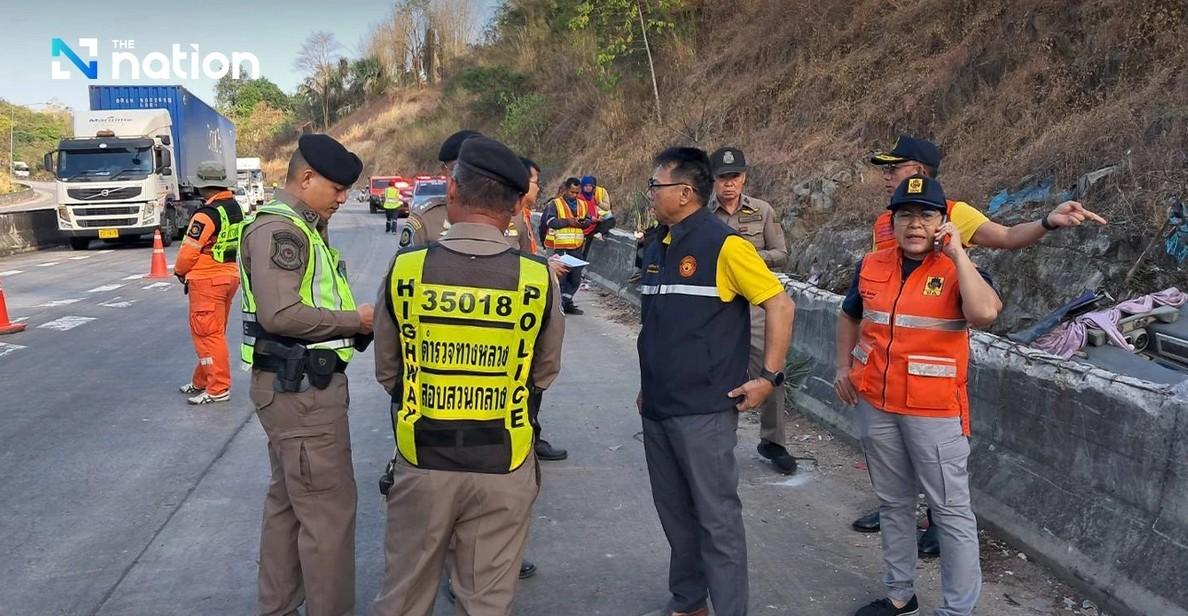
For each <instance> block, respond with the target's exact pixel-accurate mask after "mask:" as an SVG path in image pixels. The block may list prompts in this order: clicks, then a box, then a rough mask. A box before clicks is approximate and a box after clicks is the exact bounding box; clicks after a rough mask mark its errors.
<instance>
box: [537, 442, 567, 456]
mask: <svg viewBox="0 0 1188 616" xmlns="http://www.w3.org/2000/svg"><path fill="white" fill-rule="evenodd" d="M535 449H536V457H538V458H540V459H541V460H564V459H565V458H568V457H569V452H568V451H565V450H564V449H561V448H560V447H553V446H552V445H550V444H549V442H548V441H546V440H544V439H542V438H541V439H536V445H535Z"/></svg>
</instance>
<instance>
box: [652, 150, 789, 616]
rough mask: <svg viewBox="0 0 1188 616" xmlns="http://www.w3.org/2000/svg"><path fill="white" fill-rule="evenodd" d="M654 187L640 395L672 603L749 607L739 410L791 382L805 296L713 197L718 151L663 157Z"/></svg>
mask: <svg viewBox="0 0 1188 616" xmlns="http://www.w3.org/2000/svg"><path fill="white" fill-rule="evenodd" d="M655 162H656V168H655V170H654V171H653V175H652V177H651V179H649V180H648V193H647V194H648V198H649V199H650V200H651V202H652V208H653V209H654V210H655V212H656V219H657V220H659V221H660V223H661V224H662V225H664V226H663V227H661V231H660V234H659V235H658V237H659V238H661V239H660V240H659V241H655V242H652V244H650V245H649V246H648V248H647V251H646V252H645V253H644V257H643V265H644V271H643V277H642V279H641V280H640V296H641V311H640V312H641V316H642V319H643V325H642V327H641V328H640V331H639V343H638V347H639V368H640V395H639V398H638V401H637V403H638V405H639V412H640V414H641V415H643V435H644V454H645V457H646V459H647V463H648V478H649V479H650V480H651V484H652V499H653V500H654V501H655V503H656V512H657V513H658V514H659V516H660V524H661V526H663V527H664V534H665V536H666V537H667V538H668V545H669V547H670V548H671V550H672V552H671V558H670V561H669V574H668V581H669V583H668V587H669V591H670V592H671V593H672V594H671V597H670V599H669V602H668V606H667V613H670V614H673V615H674V616H675V615H685V616H706V615H707V614H708V613H709V612H708V608H707V607H706V600H707V597H708V598H709V599H711V600H712V601H713V604H714V612H715V613H716V614H717V615H718V616H745V614H746V613H747V544H746V536H745V531H744V529H743V520H742V502H741V501H740V500H739V497H738V466H737V463H736V461H735V457H734V447H735V445H736V444H737V443H738V437H737V435H736V431H737V429H738V413H739V412H740V411H747V410H751V409H755V408H758V407H759V406H761V405H762V404H763V402H764V401H765V400H766V399H767V398H768V397H769V396H771V395H780V394H781V393H782V391H783V387H782V386H783V382H784V373H783V369H784V361H785V357H786V356H787V353H788V345H789V344H790V343H791V340H792V320H793V317H794V315H795V310H796V308H795V306H794V305H793V303H792V299H791V298H790V297H788V295H787V294H786V293H784V288H783V285H781V284H780V281H779V280H778V279H777V278H776V277H775V275H774V274H772V273H771V270H769V269H768V268H767V265H766V264H765V263H764V262H763V259H762V258H761V257H760V256H759V253H758V252H756V250H755V247H754V246H753V245H752V244H751V243H750V242H748V241H747V240H745V239H743V237H742V236H740V235H739V234H738V232H736V231H734V230H732V229H731V228H730V227H728V226H726V223H724V222H722V221H721V220H719V219H718V218H717V216H715V215H714V213H713V212H711V211H710V210H709V209H707V208H706V207H705V204H706V201H707V200H708V199H709V196H710V193H711V191H712V190H713V180H712V178H711V175H710V165H709V157H707V156H706V155H705V152H703V151H701V150H698V149H695V148H670V149H668V150H665V151H663V152H661V153H660V154H659V155H658V156H657V157H656V161H655ZM752 305H757V306H759V307H761V308H762V309H763V311H764V313H765V315H766V317H767V318H766V326H765V329H764V332H765V333H764V344H763V349H764V360H763V369H762V370H760V371H759V373H758V374H756V375H755V377H754V378H750V379H748V377H747V363H748V361H747V358H748V356H749V354H750V349H751V344H750V340H751V332H750V329H751V324H750V323H751V319H750V310H749V307H750V306H752Z"/></svg>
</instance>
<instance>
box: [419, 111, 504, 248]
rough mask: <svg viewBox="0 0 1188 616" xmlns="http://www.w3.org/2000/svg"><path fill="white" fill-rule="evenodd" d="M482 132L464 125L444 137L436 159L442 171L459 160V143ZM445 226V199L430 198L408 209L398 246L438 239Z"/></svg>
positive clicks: (480, 134)
mask: <svg viewBox="0 0 1188 616" xmlns="http://www.w3.org/2000/svg"><path fill="white" fill-rule="evenodd" d="M482 136H483V135H482V133H480V132H478V131H476V130H470V129H463V130H460V131H458V132H456V133H454V134H452V135H450V136H449V137H446V140H445V141H443V142H442V143H441V148H440V149H439V150H438V151H437V160H439V161H441V165H442V169H443V171H444V172H445V175H447V176H448V175H450V173H451V172H453V169H454V161H456V160H458V153H459V152H460V151H461V150H462V144H463V143H464V142H465V141H466V140H467V139H470V138H471V137H482ZM447 228H449V223H448V222H446V208H445V199H444V198H434V199H430V200H429V201H428V202H426V203H425V204H424V205H422V206H420V208H419V209H417V210H416V211H413V212H409V216H408V221H407V222H406V223H405V224H404V227H403V228H402V229H401V231H400V247H401V248H407V247H409V246H424V245H425V244H428V243H429V242H431V241H433V240H436V239H440V238H441V236H442V235H444V234H445V230H446V229H447Z"/></svg>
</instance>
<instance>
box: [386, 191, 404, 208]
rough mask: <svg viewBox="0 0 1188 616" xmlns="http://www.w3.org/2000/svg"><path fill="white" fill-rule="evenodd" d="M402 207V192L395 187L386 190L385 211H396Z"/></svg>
mask: <svg viewBox="0 0 1188 616" xmlns="http://www.w3.org/2000/svg"><path fill="white" fill-rule="evenodd" d="M398 207H400V191H399V190H397V189H396V187H395V186H389V187H387V188H385V189H384V209H385V210H394V209H396V208H398Z"/></svg>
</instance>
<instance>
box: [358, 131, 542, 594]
mask: <svg viewBox="0 0 1188 616" xmlns="http://www.w3.org/2000/svg"><path fill="white" fill-rule="evenodd" d="M460 150H461V151H460V154H459V158H458V160H457V164H456V165H454V166H453V169H452V173H451V175H450V178H449V181H448V184H447V187H446V190H447V200H446V206H445V207H446V210H447V213H448V217H449V223H450V226H449V228H448V229H447V230H446V233H445V235H444V236H443V237H442V238H441V239H440V240H438V241H435V242H430V243H429V244H428V245H425V246H416V247H412V248H405V249H403V250H401V251H400V252H399V253H397V255H396V258H395V259H394V260H393V262H392V268H391V272H390V273H389V274H388V275H387V276H386V277H385V279H384V282H383V284H382V285H381V286H380V289H379V294H378V300H377V301H378V302H379V303H380V305H381V306H383V308H382V309H381V310H380V311H378V313H377V314H376V330H375V336H376V338H375V342H376V345H375V373H376V379H377V380H378V381H379V382H380V384H381V385H382V386H383V387H384V389H385V390H386V391H388V393H389V394H390V395H391V397H392V410H391V412H392V425H393V427H394V430H395V437H396V455H395V456H394V459H393V460H392V464H391V468H392V475H391V483H390V487H389V488H388V494H387V503H388V509H387V519H388V526H387V536H386V540H385V545H384V547H385V559H386V567H385V573H384V585H383V589H382V590H381V591H380V594H379V596H378V597H377V598H376V601H375V604H374V606H373V610H372V612H371V613H372V614H373V615H374V616H405V615H411V614H429V613H431V611H432V609H433V601H434V598H435V597H436V595H437V590H438V588H439V583H438V582H439V578H440V576H441V573H442V567H443V565H444V564H445V561H446V552H447V550H448V549H449V548H450V547H451V544H452V545H453V546H454V548H455V549H454V556H453V558H452V559H450V560H451V562H450V563H449V564H448V567H449V574H450V577H451V578H452V580H453V590H454V593H455V595H456V597H457V602H458V606H459V608H460V613H466V614H510V613H512V607H511V605H512V601H513V599H514V596H515V591H516V587H517V585H518V576H517V572H518V569H519V567H520V561H521V559H522V558H523V555H524V546H525V543H526V540H527V537H528V525H529V522H530V520H531V513H532V503H533V502H534V501H535V500H536V494H537V491H538V489H539V486H538V482H537V477H538V474H537V462H536V457H535V455H534V453H533V426H532V424H533V420H534V418H533V417H532V415H531V414H532V412H533V405H532V404H530V402H529V400H530V399H531V398H532V396H533V394H534V393H536V392H539V391H541V390H543V389H545V388H546V387H548V386H549V385H550V384H551V383H552V382H553V380H554V379H555V378H556V376H557V373H558V372H559V371H560V363H561V341H562V338H563V337H564V334H565V324H564V318H563V317H562V315H561V311H560V298H559V294H560V291H559V290H558V289H557V284H556V281H555V280H554V279H553V277H552V275H551V274H550V272H549V267H548V265H547V262H546V260H545V259H543V258H541V257H538V256H536V255H530V254H525V253H521V252H519V251H517V250H514V249H513V248H511V247H510V246H509V245H508V243H507V241H506V238H505V237H504V235H503V232H504V230H505V229H507V227H508V223H509V222H510V220H511V217H512V215H513V213H514V212H515V209H516V204H517V202H518V201H519V200H520V198H521V196H522V195H524V193H526V192H528V190H529V173H528V169H527V168H526V167H525V166H524V164H523V163H522V162H521V161H520V159H519V157H517V156H516V155H515V154H513V153H512V152H511V150H509V149H508V148H507V147H506V146H504V145H503V144H501V143H499V142H498V141H495V140H493V139H489V138H486V137H471V138H469V139H466V140H465V141H464V142H463V143H462V146H461V148H460Z"/></svg>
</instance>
